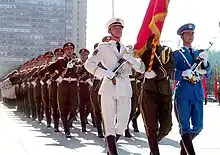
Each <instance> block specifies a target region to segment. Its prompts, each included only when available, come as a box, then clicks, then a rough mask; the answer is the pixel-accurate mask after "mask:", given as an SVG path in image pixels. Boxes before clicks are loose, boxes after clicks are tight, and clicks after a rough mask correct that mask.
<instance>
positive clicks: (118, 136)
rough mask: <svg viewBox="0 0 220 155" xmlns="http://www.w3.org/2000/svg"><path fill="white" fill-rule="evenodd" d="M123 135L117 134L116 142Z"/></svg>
mask: <svg viewBox="0 0 220 155" xmlns="http://www.w3.org/2000/svg"><path fill="white" fill-rule="evenodd" d="M120 137H121V135H118V134H116V142H118V140H119V139H120Z"/></svg>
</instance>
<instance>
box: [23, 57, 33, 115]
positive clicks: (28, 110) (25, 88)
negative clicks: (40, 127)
mask: <svg viewBox="0 0 220 155" xmlns="http://www.w3.org/2000/svg"><path fill="white" fill-rule="evenodd" d="M30 66H31V61H28V62H27V63H26V65H25V72H24V74H23V76H22V77H23V79H22V81H23V85H22V86H23V95H24V113H25V116H26V117H27V118H30V115H31V106H30V104H29V99H28V73H29V71H30Z"/></svg>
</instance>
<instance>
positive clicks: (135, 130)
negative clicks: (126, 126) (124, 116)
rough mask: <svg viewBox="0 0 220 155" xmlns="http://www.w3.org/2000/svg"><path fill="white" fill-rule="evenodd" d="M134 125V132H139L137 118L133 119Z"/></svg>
mask: <svg viewBox="0 0 220 155" xmlns="http://www.w3.org/2000/svg"><path fill="white" fill-rule="evenodd" d="M132 126H133V129H134V132H139V129H138V125H137V119H136V118H133V119H132Z"/></svg>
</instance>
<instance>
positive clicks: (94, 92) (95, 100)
mask: <svg viewBox="0 0 220 155" xmlns="http://www.w3.org/2000/svg"><path fill="white" fill-rule="evenodd" d="M101 82H102V81H101V80H99V79H98V78H96V77H93V86H92V87H91V89H90V95H91V104H92V107H93V113H94V115H95V123H96V127H97V131H98V137H100V138H103V137H104V136H103V131H102V112H101V103H100V95H99V94H98V91H99V87H100V86H101Z"/></svg>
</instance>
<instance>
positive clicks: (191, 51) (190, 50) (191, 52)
mask: <svg viewBox="0 0 220 155" xmlns="http://www.w3.org/2000/svg"><path fill="white" fill-rule="evenodd" d="M189 52H190V55H191V57H192V59H193V60H194V54H193V50H192V48H189Z"/></svg>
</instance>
